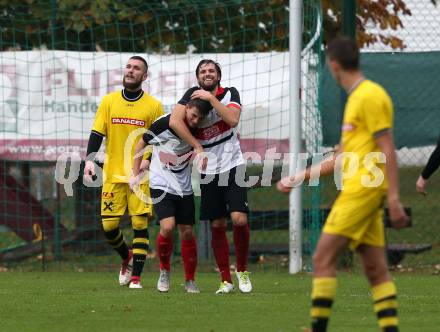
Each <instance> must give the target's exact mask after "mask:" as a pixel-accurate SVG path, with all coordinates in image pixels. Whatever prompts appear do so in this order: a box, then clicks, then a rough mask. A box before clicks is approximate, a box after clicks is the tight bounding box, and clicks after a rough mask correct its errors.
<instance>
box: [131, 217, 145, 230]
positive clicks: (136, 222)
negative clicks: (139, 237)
mask: <svg viewBox="0 0 440 332" xmlns="http://www.w3.org/2000/svg"><path fill="white" fill-rule="evenodd" d="M131 224H132V226H133V229H138V230H141V229H145V228H147V227H148V217H147V216H131Z"/></svg>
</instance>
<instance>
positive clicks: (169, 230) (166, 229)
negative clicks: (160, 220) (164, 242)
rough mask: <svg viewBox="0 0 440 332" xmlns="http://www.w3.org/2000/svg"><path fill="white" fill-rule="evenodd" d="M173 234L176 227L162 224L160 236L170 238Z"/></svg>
mask: <svg viewBox="0 0 440 332" xmlns="http://www.w3.org/2000/svg"><path fill="white" fill-rule="evenodd" d="M173 232H174V225H171V224H160V234H161V235H162V236H163V237H166V238H168V237H170V236H173Z"/></svg>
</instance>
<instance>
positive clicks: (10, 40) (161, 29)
mask: <svg viewBox="0 0 440 332" xmlns="http://www.w3.org/2000/svg"><path fill="white" fill-rule="evenodd" d="M286 3H288V1H286V0H271V1H269V3H268V2H267V1H262V0H253V1H250V0H245V1H223V2H219V1H200V0H199V1H143V0H132V1H129V2H128V1H127V2H116V1H112V0H99V1H85V0H80V1H78V0H60V1H57V2H56V6H55V7H51V2H50V1H33V0H28V1H19V2H18V3H17V4H11V3H10V2H8V1H4V0H2V1H0V12H2V15H1V16H0V22H1V26H2V29H1V34H0V37H1V42H0V43H1V45H2V48H3V49H8V48H19V49H32V48H34V47H41V46H42V45H45V46H46V47H48V48H56V49H66V50H81V51H94V50H105V51H119V52H124V51H125V52H156V53H157V52H162V53H164V52H173V53H185V52H187V51H188V48H189V47H190V49H192V50H195V52H251V51H268V50H285V49H286V48H287V47H288V44H287V42H288V11H287V10H286ZM190 45H191V46H190Z"/></svg>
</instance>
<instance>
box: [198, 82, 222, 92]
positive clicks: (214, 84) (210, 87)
mask: <svg viewBox="0 0 440 332" xmlns="http://www.w3.org/2000/svg"><path fill="white" fill-rule="evenodd" d="M219 82H220V80H219V79H217V80H216V81H213V82H212V84H210V85H207V84H205V83H204V82H203V80H199V86H200V87H201V88H202V89H203V90H206V91H209V92H212V91H214V90H215V88H217V87H218V85H219Z"/></svg>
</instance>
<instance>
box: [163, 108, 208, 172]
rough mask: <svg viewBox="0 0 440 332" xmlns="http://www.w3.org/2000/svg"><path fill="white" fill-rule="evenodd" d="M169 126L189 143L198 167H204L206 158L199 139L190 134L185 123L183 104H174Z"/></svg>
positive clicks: (206, 163) (206, 161) (206, 162)
mask: <svg viewBox="0 0 440 332" xmlns="http://www.w3.org/2000/svg"><path fill="white" fill-rule="evenodd" d="M170 127H171V129H173V130H174V131H175V132H176V134H177V135H178V136H179V137H180V138H181V139H183V140H184V141H185V142H186V143H188V144H189V145H191V146H192V147H193V149H194V153H195V155H196V158H197V159H198V162H197V164H198V165H199V167H200V169H206V166H207V165H208V159H207V158H206V156H204V155H203V147H202V145H201V144H200V143H199V141H198V140H197V139H196V138H195V137H194V136H193V135H192V134H191V132H190V131H189V128H188V126H187V125H186V124H185V106H184V105H181V104H177V105H176V106H174V108H173V111H172V112H171V117H170Z"/></svg>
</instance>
